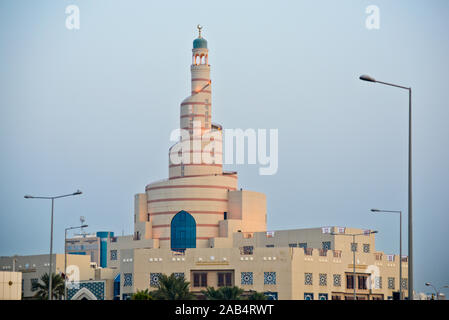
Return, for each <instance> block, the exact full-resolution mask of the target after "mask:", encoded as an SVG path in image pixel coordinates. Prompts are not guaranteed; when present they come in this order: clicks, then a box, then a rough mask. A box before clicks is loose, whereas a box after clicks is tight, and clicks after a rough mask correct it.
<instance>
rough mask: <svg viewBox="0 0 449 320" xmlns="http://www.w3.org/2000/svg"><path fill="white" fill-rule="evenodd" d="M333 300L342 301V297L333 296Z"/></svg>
mask: <svg viewBox="0 0 449 320" xmlns="http://www.w3.org/2000/svg"><path fill="white" fill-rule="evenodd" d="M332 300H341V296H332Z"/></svg>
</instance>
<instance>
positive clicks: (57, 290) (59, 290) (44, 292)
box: [32, 273, 64, 300]
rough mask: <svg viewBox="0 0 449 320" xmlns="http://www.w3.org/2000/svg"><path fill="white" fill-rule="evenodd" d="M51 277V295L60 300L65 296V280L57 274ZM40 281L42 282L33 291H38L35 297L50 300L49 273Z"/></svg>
mask: <svg viewBox="0 0 449 320" xmlns="http://www.w3.org/2000/svg"><path fill="white" fill-rule="evenodd" d="M51 276H52V280H51V282H52V284H51V286H52V290H51V295H52V298H53V299H55V300H58V299H60V298H61V297H62V296H64V279H63V278H62V277H61V276H60V275H59V274H55V273H52V274H51ZM40 280H41V281H42V282H40V281H38V282H37V283H36V284H35V285H34V288H32V290H33V291H37V292H36V293H35V295H34V297H35V298H37V299H40V300H48V287H49V284H48V283H49V277H48V273H44V274H43V275H42V277H41V279H40Z"/></svg>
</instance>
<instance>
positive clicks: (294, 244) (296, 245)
mask: <svg viewBox="0 0 449 320" xmlns="http://www.w3.org/2000/svg"><path fill="white" fill-rule="evenodd" d="M288 246H289V247H290V248H296V247H298V244H297V243H289V244H288Z"/></svg>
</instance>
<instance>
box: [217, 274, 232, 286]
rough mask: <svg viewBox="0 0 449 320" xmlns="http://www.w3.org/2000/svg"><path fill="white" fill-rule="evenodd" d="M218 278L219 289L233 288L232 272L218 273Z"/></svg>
mask: <svg viewBox="0 0 449 320" xmlns="http://www.w3.org/2000/svg"><path fill="white" fill-rule="evenodd" d="M217 276H218V281H217V285H218V286H219V287H232V272H218V273H217Z"/></svg>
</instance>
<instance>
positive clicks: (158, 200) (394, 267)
mask: <svg viewBox="0 0 449 320" xmlns="http://www.w3.org/2000/svg"><path fill="white" fill-rule="evenodd" d="M208 59H209V51H208V48H207V41H206V40H205V39H204V38H203V37H202V35H201V29H200V32H199V36H198V38H196V39H195V40H194V42H193V49H192V65H191V67H190V70H191V95H190V96H189V97H187V98H186V99H184V100H183V101H182V103H181V105H180V129H182V130H186V132H187V133H188V135H187V136H183V135H181V136H180V139H179V142H177V143H175V144H174V145H173V146H172V147H171V148H170V150H169V170H168V172H169V175H168V178H167V179H165V180H161V181H157V182H153V183H150V184H148V185H147V186H146V188H145V193H139V194H137V195H135V198H134V205H135V212H134V221H135V228H134V235H133V236H126V237H113V238H111V239H110V241H111V243H110V244H109V245H108V248H110V252H109V254H108V263H107V265H108V267H109V268H112V269H113V270H115V272H116V275H115V281H116V288H115V293H114V297H115V298H120V299H127V298H129V297H130V296H131V295H132V294H133V293H134V292H136V291H137V290H143V289H150V290H152V289H154V288H156V286H157V283H158V277H159V276H160V274H167V275H169V274H172V273H173V274H175V275H176V276H179V277H184V278H185V279H186V280H187V281H189V282H190V285H191V291H192V292H195V293H196V294H198V297H201V290H204V289H206V287H209V286H212V287H221V286H234V285H235V286H238V287H241V288H243V289H244V290H245V293H246V294H248V293H250V292H251V291H254V290H255V291H259V292H264V293H265V294H266V295H267V296H269V297H270V298H272V299H300V300H302V299H305V300H330V299H335V300H344V299H347V300H348V299H354V287H355V289H356V299H365V300H368V299H369V300H372V299H391V298H392V297H393V293H394V292H395V291H398V290H399V287H400V281H399V257H398V256H397V255H387V254H384V253H383V252H378V251H377V250H376V248H375V236H374V234H371V233H369V230H362V229H350V228H344V227H343V228H342V227H324V228H312V229H299V230H282V231H275V232H268V231H267V225H266V221H267V213H266V196H265V195H264V194H262V193H259V192H255V191H249V190H242V189H239V187H238V175H237V172H226V171H223V170H222V147H221V142H222V127H221V126H220V125H217V124H213V123H212V122H211V119H212V118H211V114H212V100H211V90H212V82H211V79H210V65H209V63H208V61H209V60H208ZM198 124H199V125H198ZM195 130H197V131H198V132H199V133H200V134H199V135H195ZM192 134H193V135H192ZM205 134H206V135H207V134H209V135H211V136H213V137H214V139H213V141H214V142H215V143H216V144H214V146H215V148H209V147H208V145H209V143H210V140H205V139H204V138H203V137H202V136H204V135H205ZM195 143H196V145H195ZM185 146H188V148H186V149H187V150H188V151H187V152H186V150H185V149H183V147H185ZM204 153H207V154H209V155H211V156H212V157H213V158H214V162H213V163H206V162H205V161H204V159H203V158H201V157H200V158H199V159H200V161H199V162H198V158H197V159H196V161H197V162H195V159H194V157H195V156H196V155H198V154H201V155H204ZM173 154H174V155H180V156H181V161H180V163H175V162H174V160H173V158H172V157H171V156H172V155H173ZM352 233H356V234H362V235H359V236H357V237H356V241H355V244H352V237H348V236H347V235H349V234H352ZM343 235H346V236H343ZM353 249H354V250H355V256H356V259H355V263H354V262H353V251H352V250H353ZM403 259H404V261H403V269H404V270H403V273H402V274H403V275H407V261H406V258H403ZM354 266H355V276H354ZM401 285H402V288H403V292H404V295H405V294H406V288H407V279H403V280H402V284H401Z"/></svg>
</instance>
